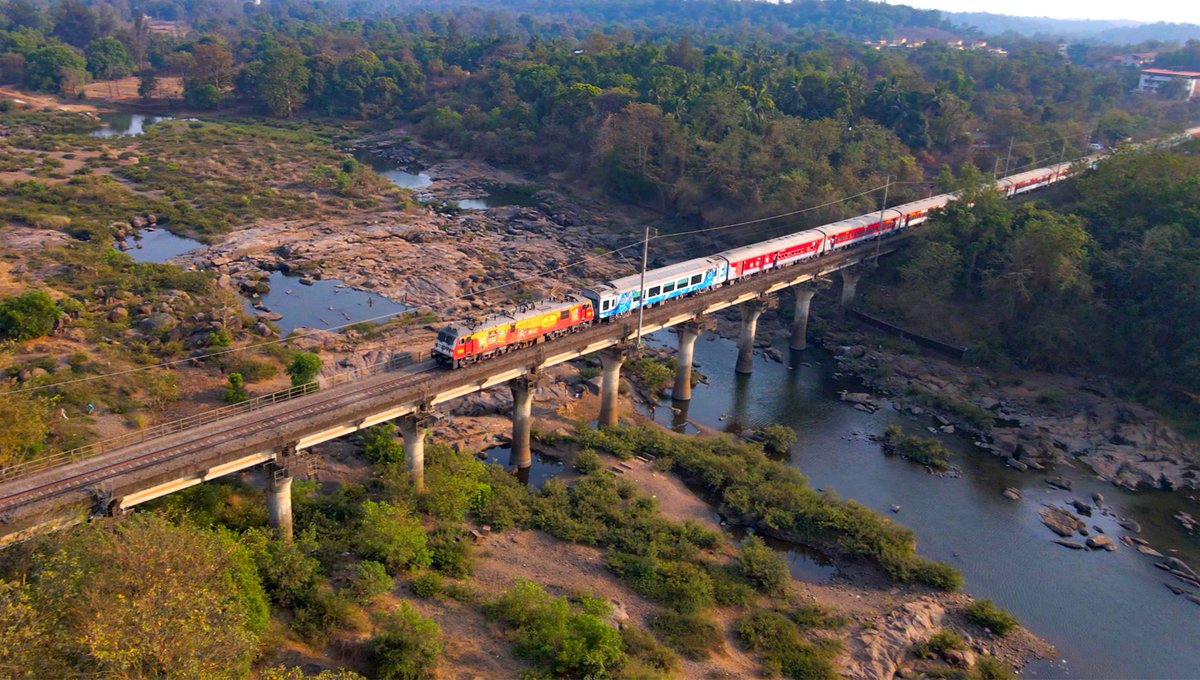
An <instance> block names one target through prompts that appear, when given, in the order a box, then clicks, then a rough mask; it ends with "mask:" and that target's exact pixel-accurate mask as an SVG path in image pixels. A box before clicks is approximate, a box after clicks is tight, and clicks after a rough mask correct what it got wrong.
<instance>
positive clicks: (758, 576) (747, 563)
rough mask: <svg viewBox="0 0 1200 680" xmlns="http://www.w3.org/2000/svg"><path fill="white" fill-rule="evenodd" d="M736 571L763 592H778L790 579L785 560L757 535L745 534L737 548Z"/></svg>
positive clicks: (785, 586)
mask: <svg viewBox="0 0 1200 680" xmlns="http://www.w3.org/2000/svg"><path fill="white" fill-rule="evenodd" d="M738 571H739V572H740V573H741V574H742V576H744V577H745V578H746V580H748V581H750V583H752V584H754V587H755V588H757V589H758V590H760V591H762V592H764V593H779V592H783V590H784V589H785V588H787V584H788V583H789V582H790V581H791V580H792V576H791V572H790V571H788V565H787V560H786V559H784V557H783V555H780V554H779V553H778V552H775V551H774V550H773V549H771V546H769V545H767V544H766V542H764V541H763V540H762V539H761V538H759V537H758V536H747V537H746V540H745V541H742V546H741V548H740V549H739V550H738Z"/></svg>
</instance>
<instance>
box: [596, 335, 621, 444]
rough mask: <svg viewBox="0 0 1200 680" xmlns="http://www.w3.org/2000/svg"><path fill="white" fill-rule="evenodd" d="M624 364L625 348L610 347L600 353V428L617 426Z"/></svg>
mask: <svg viewBox="0 0 1200 680" xmlns="http://www.w3.org/2000/svg"><path fill="white" fill-rule="evenodd" d="M623 363H625V348H623V347H610V348H609V349H606V350H603V351H601V352H600V371H601V372H600V418H599V421H598V423H597V424H598V425H599V426H600V427H613V426H615V425H616V424H617V410H618V406H619V405H620V402H619V401H618V399H619V397H620V394H621V364H623Z"/></svg>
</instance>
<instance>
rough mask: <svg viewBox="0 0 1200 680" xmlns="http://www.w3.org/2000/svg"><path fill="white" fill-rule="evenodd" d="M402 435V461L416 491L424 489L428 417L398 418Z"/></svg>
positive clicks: (411, 416)
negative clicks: (405, 464)
mask: <svg viewBox="0 0 1200 680" xmlns="http://www.w3.org/2000/svg"><path fill="white" fill-rule="evenodd" d="M399 424H400V434H401V436H403V437H404V462H405V463H407V464H408V473H409V475H411V476H412V480H413V487H414V488H416V490H417V492H418V493H420V492H423V491H425V435H427V434H429V419H428V418H427V417H426V416H424V415H419V414H418V415H410V416H404V417H402V418H400V420H399Z"/></svg>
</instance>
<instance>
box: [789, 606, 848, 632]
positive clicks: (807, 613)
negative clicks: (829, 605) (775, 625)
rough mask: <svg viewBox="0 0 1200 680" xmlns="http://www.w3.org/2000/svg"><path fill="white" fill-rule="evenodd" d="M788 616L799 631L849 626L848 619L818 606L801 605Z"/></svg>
mask: <svg viewBox="0 0 1200 680" xmlns="http://www.w3.org/2000/svg"><path fill="white" fill-rule="evenodd" d="M788 616H789V617H791V619H792V621H793V622H794V623H795V624H796V626H797V627H798V628H799V629H800V630H801V631H805V630H809V629H811V628H823V629H827V630H836V629H838V628H845V627H846V626H847V625H849V624H850V619H848V618H846V617H845V616H842V615H841V614H832V613H830V612H829V610H828V609H826V608H825V607H822V606H821V605H819V604H802V605H800V606H799V607H796V608H795V609H793V610H792V611H791V613H790V614H788Z"/></svg>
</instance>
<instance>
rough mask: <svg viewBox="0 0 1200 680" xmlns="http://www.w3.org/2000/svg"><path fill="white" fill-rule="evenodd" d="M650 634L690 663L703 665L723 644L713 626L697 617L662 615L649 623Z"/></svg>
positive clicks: (715, 627) (669, 613)
mask: <svg viewBox="0 0 1200 680" xmlns="http://www.w3.org/2000/svg"><path fill="white" fill-rule="evenodd" d="M650 630H651V631H653V632H654V634H655V635H657V636H658V639H660V640H662V641H663V642H664V643H666V645H667V646H668V647H671V648H672V649H674V650H675V651H677V652H679V653H680V654H682V655H683V656H684V657H685V658H688V659H691V660H693V661H703V660H705V659H707V658H708V657H709V655H710V654H711V653H712V652H714V651H716V650H718V649H720V648H721V646H722V645H723V644H724V642H723V637H722V635H721V629H720V627H719V626H717V624H716V622H714V621H713V620H712V619H709V618H707V617H705V616H703V615H700V614H680V613H679V612H674V611H670V610H667V611H664V612H662V613H661V614H658V615H657V616H655V617H654V618H653V619H652V620H651V621H650Z"/></svg>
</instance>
